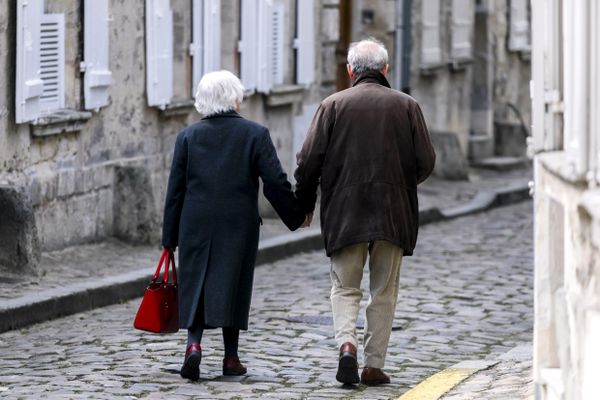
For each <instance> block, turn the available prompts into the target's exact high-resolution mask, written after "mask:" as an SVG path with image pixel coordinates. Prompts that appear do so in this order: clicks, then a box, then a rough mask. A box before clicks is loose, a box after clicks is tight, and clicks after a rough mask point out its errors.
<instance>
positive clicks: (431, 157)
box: [410, 102, 435, 184]
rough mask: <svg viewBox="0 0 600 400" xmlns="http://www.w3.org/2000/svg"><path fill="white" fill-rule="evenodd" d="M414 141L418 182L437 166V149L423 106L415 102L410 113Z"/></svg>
mask: <svg viewBox="0 0 600 400" xmlns="http://www.w3.org/2000/svg"><path fill="white" fill-rule="evenodd" d="M410 118H411V129H412V135H413V143H414V146H415V157H416V160H417V184H419V183H421V182H423V181H424V180H425V179H427V177H428V176H429V175H431V172H432V171H433V167H434V166H435V150H434V149H433V144H432V143H431V137H430V135H429V131H428V130H427V125H426V124H425V119H424V118H423V113H422V112H421V107H419V105H418V104H417V103H416V102H415V103H414V106H413V110H412V112H411V113H410Z"/></svg>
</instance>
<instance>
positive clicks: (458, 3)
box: [450, 0, 475, 61]
mask: <svg viewBox="0 0 600 400" xmlns="http://www.w3.org/2000/svg"><path fill="white" fill-rule="evenodd" d="M474 12H475V10H474V7H473V0H452V34H451V35H452V48H451V50H450V55H451V57H452V59H453V60H455V61H456V60H458V61H460V60H467V59H470V58H471V57H472V49H471V37H472V35H471V33H472V32H473V17H474Z"/></svg>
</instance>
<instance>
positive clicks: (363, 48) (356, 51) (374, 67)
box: [348, 38, 388, 74]
mask: <svg viewBox="0 0 600 400" xmlns="http://www.w3.org/2000/svg"><path fill="white" fill-rule="evenodd" d="M387 63H388V52H387V50H386V49H385V46H384V45H383V43H381V42H380V41H379V40H377V39H373V38H369V39H366V40H361V41H360V42H354V43H351V44H350V48H349V49H348V64H350V69H352V72H353V73H354V74H361V73H363V72H367V71H381V70H382V69H383V68H384V67H385V66H386V65H387Z"/></svg>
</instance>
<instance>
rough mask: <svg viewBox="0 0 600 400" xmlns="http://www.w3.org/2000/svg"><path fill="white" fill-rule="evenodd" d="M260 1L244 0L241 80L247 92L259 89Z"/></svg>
mask: <svg viewBox="0 0 600 400" xmlns="http://www.w3.org/2000/svg"><path fill="white" fill-rule="evenodd" d="M258 2H259V0H242V6H241V25H242V26H241V31H242V32H241V40H240V42H239V45H238V48H239V50H240V79H241V80H242V84H243V85H244V88H245V89H246V90H247V91H254V90H256V89H257V87H258V26H257V20H258V4H259V3H258Z"/></svg>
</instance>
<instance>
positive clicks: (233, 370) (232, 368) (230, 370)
mask: <svg viewBox="0 0 600 400" xmlns="http://www.w3.org/2000/svg"><path fill="white" fill-rule="evenodd" d="M246 372H247V369H246V367H244V365H243V364H242V363H241V362H240V359H239V358H237V357H225V358H224V359H223V375H244V374H245V373H246Z"/></svg>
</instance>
